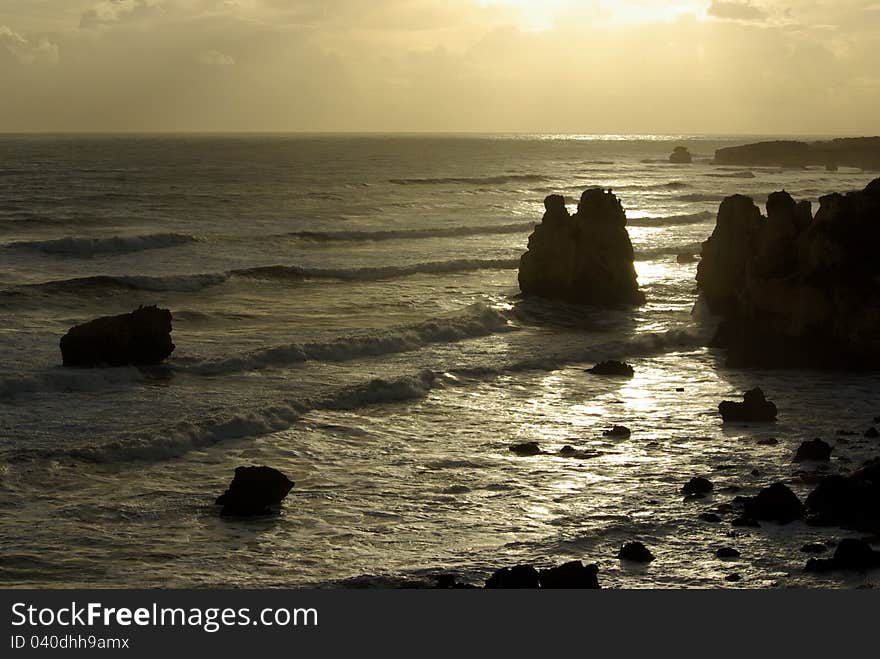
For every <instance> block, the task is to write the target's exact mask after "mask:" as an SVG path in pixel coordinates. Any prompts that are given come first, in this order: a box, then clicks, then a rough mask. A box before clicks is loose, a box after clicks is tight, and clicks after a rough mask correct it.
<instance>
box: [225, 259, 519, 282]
mask: <svg viewBox="0 0 880 659" xmlns="http://www.w3.org/2000/svg"><path fill="white" fill-rule="evenodd" d="M517 267H519V259H453V260H451V261H429V262H427V263H413V264H410V265H389V266H377V267H366V268H339V269H332V268H327V269H324V268H303V267H300V266H295V265H292V266H287V265H271V266H259V267H256V268H244V269H240V270H233V271H232V272H231V273H230V274H232V275H235V276H238V277H253V278H255V279H295V280H300V279H338V280H342V281H378V280H382V279H395V278H397V277H408V276H410V275H416V274H445V273H455V272H472V271H475V270H507V269H510V268H517Z"/></svg>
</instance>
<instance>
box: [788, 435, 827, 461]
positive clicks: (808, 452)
mask: <svg viewBox="0 0 880 659" xmlns="http://www.w3.org/2000/svg"><path fill="white" fill-rule="evenodd" d="M830 459H831V445H830V444H827V443H826V442H823V441H822V440H821V439H810V440H808V441H805V442H803V443H802V444H801V445H800V446H799V447H798V450H797V453H795V456H794V461H795V462H803V461H805V460H811V461H815V462H827V461H828V460H830Z"/></svg>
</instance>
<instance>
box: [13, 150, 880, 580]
mask: <svg viewBox="0 0 880 659" xmlns="http://www.w3.org/2000/svg"><path fill="white" fill-rule="evenodd" d="M739 141H740V142H741V141H748V140H739ZM678 143H680V142H679V141H674V142H673V141H667V140H663V139H657V140H643V141H613V142H612V141H596V140H576V139H557V140H547V139H537V138H526V137H517V138H476V137H469V138H419V137H409V138H404V137H398V138H381V137H360V138H357V137H344V138H343V137H323V138H317V137H314V138H303V137H300V138H291V137H249V138H232V137H230V138H207V137H204V138H110V137H102V138H60V137H38V138H2V139H0V154H2V158H0V162H2V163H3V164H2V166H0V243H2V246H0V306H2V308H3V310H4V312H5V318H6V322H5V323H4V326H3V327H2V328H0V356H2V358H3V363H4V366H5V369H4V372H3V373H2V374H0V460H2V471H0V556H2V560H0V582H2V583H4V584H6V585H8V586H24V585H31V586H70V585H104V586H220V585H231V586H258V585H279V586H296V585H306V584H310V585H333V584H338V583H340V582H346V583H350V582H349V581H347V580H351V579H355V580H356V581H355V583H361V582H367V583H379V584H393V583H397V582H398V581H397V580H399V579H401V578H407V579H418V578H419V577H420V576H421V575H425V574H429V573H432V572H435V571H444V570H445V571H454V572H457V573H458V574H460V575H462V576H463V578H465V579H469V580H472V581H474V582H478V581H480V580H482V579H483V578H485V576H486V575H487V573H488V572H489V571H491V569H493V568H496V567H500V566H504V565H511V564H514V563H519V562H533V563H536V564H541V565H546V564H551V563H558V562H561V561H562V560H567V559H571V558H577V559H582V560H585V561H590V562H593V561H596V562H599V563H600V566H601V569H600V581H601V582H602V583H603V585H608V586H619V587H632V588H644V587H717V586H722V585H723V586H729V585H733V586H735V587H769V586H772V585H779V586H792V585H795V586H823V587H825V586H855V585H859V584H862V583H870V582H871V580H872V579H873V578H874V577H875V575H871V574H869V575H866V576H861V577H859V576H857V575H853V576H850V577H841V576H840V575H835V576H834V577H829V578H825V577H822V578H819V577H815V576H806V575H803V574H802V572H801V568H802V567H803V564H804V562H805V561H806V556H805V555H803V554H801V553H800V552H799V551H798V549H799V547H800V545H801V544H803V543H804V542H806V541H812V540H817V539H823V538H830V539H832V540H833V539H839V538H840V537H844V535H845V532H843V531H841V530H839V529H828V530H819V529H814V528H809V527H806V526H804V525H802V524H792V525H789V526H786V527H777V526H775V525H765V526H764V527H762V528H761V529H732V528H731V527H730V525H729V523H728V522H725V523H722V524H710V523H706V522H702V521H699V519H698V515H699V513H700V512H703V511H705V510H708V509H711V508H712V506H713V505H715V504H718V503H723V502H726V501H729V500H730V499H732V498H733V496H735V494H749V493H752V492H754V491H755V490H756V489H757V488H758V487H760V486H763V485H767V484H769V483H771V482H773V481H775V480H780V479H781V480H784V481H786V482H787V483H789V484H790V486H791V487H792V489H794V490H795V491H796V492H797V493H798V494H799V495H801V496H805V495H806V493H807V492H808V491H809V489H810V487H811V485H810V483H809V481H811V480H812V479H813V478H814V477H813V476H811V475H810V474H809V473H807V474H803V473H801V472H811V471H815V469H816V466H815V465H813V466H812V467H811V466H810V465H795V464H793V463H792V462H791V458H792V455H793V453H794V450H795V449H796V447H797V445H798V444H799V443H800V441H802V440H803V439H810V438H813V437H824V438H825V439H826V440H828V441H830V442H831V443H836V442H839V441H840V439H841V438H840V437H839V436H837V435H836V432H837V430H840V429H846V430H853V431H858V435H857V436H853V437H845V438H844V440H849V441H847V442H846V443H843V442H840V443H838V444H837V446H835V450H834V454H833V458H832V462H831V464H830V465H829V466H828V467H827V469H828V470H830V471H837V470H846V469H849V468H851V467H852V466H854V465H856V464H858V463H859V462H860V461H861V460H863V459H864V458H866V457H868V456H870V455H874V454H876V448H877V447H876V442H874V443H873V444H871V443H870V442H871V441H872V440H865V439H863V438H862V437H861V434H862V432H863V431H864V429H865V428H866V427H867V426H868V425H870V424H871V419H872V418H873V417H874V416H875V415H876V414H878V413H880V402H878V400H877V394H876V392H877V391H878V388H877V385H878V379H877V377H875V376H869V375H849V374H841V373H831V374H828V373H811V372H787V373H781V372H753V373H742V372H737V371H729V370H726V369H723V368H721V367H720V361H721V357H720V356H719V355H717V354H715V353H714V352H713V351H711V350H709V349H708V348H706V347H705V345H706V342H707V337H708V336H709V335H710V333H711V327H712V320H711V319H709V318H706V317H705V315H704V314H699V313H698V314H692V313H691V312H692V309H693V307H694V303H695V296H694V291H693V289H694V279H693V278H694V272H695V266H694V265H693V264H690V265H679V264H677V263H676V262H675V254H676V253H677V252H679V251H683V250H684V251H694V252H697V251H698V250H699V243H700V242H701V241H702V240H704V239H705V238H706V237H707V236H708V235H709V233H710V232H711V230H712V227H713V224H714V214H715V211H716V210H717V206H718V201H719V200H720V199H721V198H722V197H723V196H724V195H726V194H731V193H733V192H742V193H746V194H751V195H753V196H754V197H755V199H756V200H758V201H760V202H763V200H764V199H765V198H766V195H767V194H768V193H770V192H772V191H774V190H777V189H782V188H785V189H787V190H788V191H789V192H791V193H792V194H793V195H794V196H795V197H797V198H807V199H812V200H813V201H814V202H815V200H816V199H817V197H818V196H820V195H821V194H824V193H826V192H830V191H833V190H845V189H851V188H860V187H863V186H864V185H865V184H866V183H867V182H868V180H870V176H869V175H868V174H865V173H862V172H858V171H855V170H849V171H846V170H842V171H840V172H835V173H827V172H825V171H824V170H814V169H810V170H804V171H794V170H775V169H766V168H763V169H762V168H757V169H752V170H748V172H749V174H746V173H745V170H743V169H737V168H733V169H731V168H721V167H715V166H713V165H711V164H710V163H709V162H708V158H709V157H710V156H711V154H712V153H713V151H714V149H715V148H717V147H719V146H723V145H725V144H727V143H730V142H728V141H725V140H720V139H708V138H689V139H687V140H684V143H686V144H687V145H688V146H689V147H690V149H691V151H692V152H694V153H695V154H697V155H698V157H697V162H696V163H695V164H694V165H692V166H675V165H670V164H667V163H666V162H664V160H665V157H666V156H667V155H668V153H669V152H671V150H672V147H673V146H675V145H676V144H678ZM593 185H601V186H603V187H611V188H613V189H614V190H615V192H616V193H617V194H618V195H619V197H620V198H621V200H622V202H623V204H624V206H625V208H626V209H627V213H628V217H629V218H630V234H631V237H632V240H633V243H634V246H635V249H636V253H637V264H636V267H637V271H638V273H639V281H640V284H641V286H642V288H643V290H644V291H645V292H646V295H647V297H648V304H647V305H645V306H644V307H643V308H641V309H638V310H634V311H631V312H610V313H598V312H595V311H591V310H585V309H578V308H574V307H570V306H567V305H560V304H552V303H542V302H535V301H527V300H522V299H520V298H519V297H518V296H517V292H518V291H517V286H516V269H515V268H516V262H517V259H518V257H519V255H520V254H521V253H522V251H523V250H524V247H525V243H526V240H527V237H528V234H529V232H530V228H531V225H532V224H533V223H534V222H536V221H538V220H540V216H541V212H542V203H541V202H542V200H543V197H544V196H545V195H546V194H549V193H552V192H559V193H563V194H566V195H567V196H568V200H569V202H570V203H572V204H574V203H575V201H576V199H577V196H578V195H579V193H580V191H582V190H583V189H585V188H587V187H590V186H593ZM154 303H159V304H161V305H162V306H166V307H169V308H170V309H171V310H172V312H173V313H174V317H175V323H174V328H175V329H174V341H175V343H176V344H177V349H176V351H175V352H174V354H173V355H172V357H171V358H170V359H169V360H168V362H167V363H166V364H165V365H163V366H161V367H156V368H152V369H142V370H138V369H133V368H130V369H97V370H89V371H81V370H70V369H62V368H61V367H60V352H59V350H58V339H59V337H60V336H61V335H62V334H63V333H64V332H65V331H66V329H67V328H68V327H70V326H71V325H72V324H75V323H78V322H82V321H83V320H86V319H89V318H91V317H94V316H97V315H105V314H110V313H120V312H124V311H129V310H131V309H132V308H134V307H136V306H137V305H138V304H154ZM605 358H626V359H627V360H628V361H629V362H630V363H632V364H633V365H634V367H635V369H636V377H635V378H633V379H632V380H623V381H620V380H615V379H606V378H597V377H595V376H592V375H590V374H588V373H585V372H584V369H585V368H587V367H589V366H591V365H592V364H593V363H594V362H595V361H597V360H600V359H605ZM756 384H758V385H760V386H761V387H763V388H764V390H765V391H766V392H767V393H768V395H769V396H770V397H771V398H772V399H773V400H775V401H776V403H777V404H778V406H779V408H780V410H781V414H780V420H779V422H778V423H777V424H775V425H773V426H760V425H759V426H751V427H745V426H743V427H736V426H734V427H727V426H724V427H723V426H722V425H721V423H720V419H719V417H718V415H717V410H716V407H717V403H718V401H719V400H721V399H722V398H724V397H733V396H738V395H739V394H740V393H741V392H742V390H744V389H746V388H749V387H751V386H754V385H756ZM678 388H683V389H684V391H683V392H680V391H677V389H678ZM615 423H622V424H625V425H627V426H629V427H630V428H632V429H633V435H632V437H631V438H630V439H627V440H610V439H607V438H605V437H603V436H602V430H604V429H606V428H609V427H610V426H611V425H613V424H615ZM767 436H773V437H777V438H778V439H779V443H778V444H777V445H775V446H766V445H759V444H757V440H758V439H760V438H764V437H767ZM520 441H538V442H539V443H540V444H541V446H542V447H543V448H544V449H545V451H547V452H549V453H555V452H556V451H558V449H560V448H561V447H562V446H564V445H572V446H575V447H576V448H579V449H586V450H589V451H592V452H595V456H594V457H592V458H589V459H585V460H578V459H571V458H568V459H565V458H560V457H558V456H555V455H540V456H535V457H532V458H517V457H515V456H513V454H511V453H510V452H509V451H508V446H509V445H510V444H511V443H514V442H520ZM250 463H253V464H270V465H272V466H275V467H277V468H279V469H282V471H284V472H285V473H287V474H288V475H289V476H290V477H291V478H293V479H294V480H295V481H296V487H295V488H294V490H293V491H292V493H291V495H290V496H289V497H288V499H287V501H286V503H285V506H284V509H283V512H282V514H281V515H280V516H279V517H278V518H275V519H267V520H259V521H250V522H246V523H245V522H239V521H229V520H221V519H219V518H218V517H217V515H216V510H215V509H214V506H213V505H212V502H213V498H214V497H215V496H216V494H218V493H219V492H220V491H222V490H223V488H224V486H225V485H226V484H227V483H228V481H229V479H230V478H231V475H232V470H233V469H234V468H235V467H236V466H238V465H239V464H250ZM719 467H721V468H719ZM755 469H757V470H758V473H757V475H752V471H753V470H755ZM698 474H702V475H706V476H708V477H709V478H710V479H711V480H713V481H714V482H715V485H716V491H715V495H714V498H713V499H710V500H708V501H705V502H701V503H693V502H684V501H683V500H682V497H681V495H680V493H679V490H680V488H681V485H682V484H683V483H684V482H686V481H687V480H688V479H689V478H690V477H691V476H694V475H698ZM731 487H741V488H742V489H741V490H739V491H733V490H731V489H728V488H731ZM731 532H735V534H736V535H735V536H734V537H731V536H729V535H728V534H729V533H731ZM632 539H639V540H642V541H643V542H645V543H646V544H647V545H648V546H649V547H650V548H651V549H652V551H654V553H655V555H656V556H657V560H656V561H655V562H653V563H652V564H650V566H648V567H639V568H634V567H628V566H625V565H622V564H621V563H620V562H619V561H618V560H617V559H616V558H614V555H615V553H616V550H617V549H618V548H619V546H620V545H621V544H623V542H625V541H628V540H632ZM721 545H731V546H735V547H736V548H737V549H739V550H740V551H741V552H742V557H741V558H740V559H737V560H734V561H729V560H728V561H720V560H718V559H716V558H715V557H714V549H715V548H717V547H718V546H721ZM732 572H736V573H738V574H740V575H741V576H742V580H741V581H740V582H737V583H736V584H728V583H727V582H725V581H724V576H725V575H727V574H730V573H732ZM363 575H377V578H376V579H367V578H365V577H364V576H363Z"/></svg>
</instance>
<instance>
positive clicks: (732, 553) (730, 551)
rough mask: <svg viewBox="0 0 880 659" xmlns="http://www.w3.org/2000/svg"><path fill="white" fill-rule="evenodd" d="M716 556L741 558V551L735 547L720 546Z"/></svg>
mask: <svg viewBox="0 0 880 659" xmlns="http://www.w3.org/2000/svg"><path fill="white" fill-rule="evenodd" d="M715 556H717V557H718V558H739V556H740V553H739V552H738V551H737V550H736V549H734V548H733V547H720V548H719V549H718V550H717V551H716V552H715Z"/></svg>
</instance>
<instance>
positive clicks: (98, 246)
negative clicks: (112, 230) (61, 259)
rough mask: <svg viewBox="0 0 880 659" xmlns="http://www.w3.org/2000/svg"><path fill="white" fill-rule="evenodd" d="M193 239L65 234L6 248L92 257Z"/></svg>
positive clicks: (163, 235) (159, 235) (182, 236)
mask: <svg viewBox="0 0 880 659" xmlns="http://www.w3.org/2000/svg"><path fill="white" fill-rule="evenodd" d="M195 241H196V238H195V237H194V236H190V235H188V234H181V233H154V234H149V235H145V236H113V237H110V238H84V237H74V236H68V237H66V238H58V239H54V240H32V241H21V242H14V243H9V244H8V245H6V246H5V247H6V249H16V250H29V251H37V252H42V253H44V254H51V255H53V256H70V257H76V258H92V257H95V256H105V255H113V254H129V253H131V252H141V251H144V250H148V249H162V248H166V247H176V246H178V245H186V244H188V243H193V242H195Z"/></svg>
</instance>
